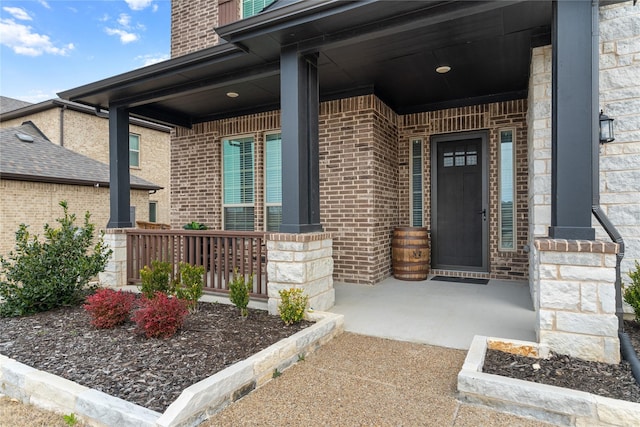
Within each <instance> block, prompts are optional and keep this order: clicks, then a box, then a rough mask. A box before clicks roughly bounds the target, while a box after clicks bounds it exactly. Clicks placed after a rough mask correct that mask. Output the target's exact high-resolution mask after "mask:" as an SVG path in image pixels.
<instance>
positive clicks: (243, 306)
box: [229, 268, 253, 317]
mask: <svg viewBox="0 0 640 427" xmlns="http://www.w3.org/2000/svg"><path fill="white" fill-rule="evenodd" d="M251 289H253V275H251V276H249V281H248V282H247V281H245V278H244V275H240V274H238V269H237V268H236V269H235V270H234V271H233V278H232V279H231V283H229V299H230V300H231V302H232V303H233V304H234V305H235V306H236V307H238V309H239V310H240V315H241V316H242V317H247V316H248V315H249V310H247V306H248V305H249V292H250V291H251Z"/></svg>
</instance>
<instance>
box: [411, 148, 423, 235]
mask: <svg viewBox="0 0 640 427" xmlns="http://www.w3.org/2000/svg"><path fill="white" fill-rule="evenodd" d="M410 145H411V146H410V147H409V150H410V153H409V164H410V171H409V173H410V175H409V181H410V183H409V185H410V188H411V195H410V197H411V200H410V201H409V203H410V205H411V226H412V227H422V175H423V167H422V164H423V162H422V145H423V144H422V139H419V138H416V139H412V140H411V144H410Z"/></svg>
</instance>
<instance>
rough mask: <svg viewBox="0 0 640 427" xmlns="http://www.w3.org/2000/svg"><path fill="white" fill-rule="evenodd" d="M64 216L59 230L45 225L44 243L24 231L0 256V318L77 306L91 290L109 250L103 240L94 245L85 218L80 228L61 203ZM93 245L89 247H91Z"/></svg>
mask: <svg viewBox="0 0 640 427" xmlns="http://www.w3.org/2000/svg"><path fill="white" fill-rule="evenodd" d="M59 204H60V206H61V207H62V209H63V212H64V216H63V217H62V218H58V219H57V220H56V221H57V222H58V223H59V225H60V226H59V227H58V228H55V227H52V226H50V225H49V224H46V225H45V226H44V241H42V242H41V241H39V240H38V237H37V236H32V235H31V234H30V233H29V231H28V226H27V225H25V224H20V227H19V228H18V231H16V245H15V250H14V251H12V252H10V253H9V255H8V259H5V258H4V257H2V256H0V267H1V268H0V299H1V300H4V302H3V303H2V304H0V316H5V317H6V316H22V315H27V314H33V313H37V312H40V311H46V310H50V309H53V308H56V307H60V306H64V305H76V304H80V303H81V302H82V301H83V300H84V297H85V295H86V294H87V293H88V291H90V290H91V286H88V284H89V280H91V278H93V277H94V276H95V275H97V274H98V273H99V272H101V271H103V270H104V268H105V266H106V265H107V261H108V259H109V256H110V255H111V250H110V249H108V248H107V247H105V246H104V242H103V236H102V235H100V237H99V239H98V240H97V242H96V243H95V245H94V244H93V242H94V231H95V226H94V224H92V223H90V222H89V219H90V217H91V215H90V214H89V212H86V213H85V216H84V224H83V226H82V227H78V226H76V225H75V224H74V223H75V220H76V216H75V214H69V209H68V205H67V202H65V201H61V202H60V203H59ZM92 245H93V246H92Z"/></svg>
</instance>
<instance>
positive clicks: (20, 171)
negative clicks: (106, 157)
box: [0, 122, 162, 190]
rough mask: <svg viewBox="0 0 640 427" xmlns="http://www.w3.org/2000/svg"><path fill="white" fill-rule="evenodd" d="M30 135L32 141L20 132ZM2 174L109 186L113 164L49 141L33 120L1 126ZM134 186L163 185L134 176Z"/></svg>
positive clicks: (0, 171) (4, 177) (136, 187)
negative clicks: (12, 125)
mask: <svg viewBox="0 0 640 427" xmlns="http://www.w3.org/2000/svg"><path fill="white" fill-rule="evenodd" d="M20 134H23V135H27V136H29V137H31V138H26V139H32V140H33V141H32V142H27V141H25V140H24V139H25V138H23V139H22V140H21V139H20V138H19V137H18V135H20ZM0 177H1V178H2V179H13V180H19V181H36V182H50V183H58V184H72V185H90V186H96V184H97V185H98V186H104V187H108V186H109V165H107V164H104V163H101V162H99V161H97V160H93V159H90V158H89V157H86V156H83V155H82V154H78V153H76V152H74V151H71V150H68V149H66V148H64V147H61V146H59V145H56V144H54V143H52V142H50V141H48V140H47V139H46V138H45V137H44V135H43V134H42V133H41V132H40V130H39V129H38V128H37V127H36V126H35V125H34V124H33V123H29V122H27V123H24V124H22V125H21V126H16V127H11V128H5V129H0ZM131 188H132V189H140V190H159V189H161V188H162V187H160V186H158V185H156V184H153V183H152V182H149V181H146V180H144V179H141V178H138V177H136V176H134V175H131Z"/></svg>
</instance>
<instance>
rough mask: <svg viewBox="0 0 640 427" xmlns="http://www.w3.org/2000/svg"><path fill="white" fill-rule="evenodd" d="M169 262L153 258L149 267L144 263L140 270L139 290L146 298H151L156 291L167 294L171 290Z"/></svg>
mask: <svg viewBox="0 0 640 427" xmlns="http://www.w3.org/2000/svg"><path fill="white" fill-rule="evenodd" d="M171 269H172V267H171V263H170V262H168V261H160V260H157V259H154V260H152V261H151V267H149V266H148V265H145V266H144V267H143V268H142V270H140V279H141V281H142V282H141V283H140V292H142V294H143V295H144V296H145V297H147V298H148V299H153V298H154V296H155V294H156V292H162V293H164V294H168V293H169V292H170V291H171V283H170V279H171Z"/></svg>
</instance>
